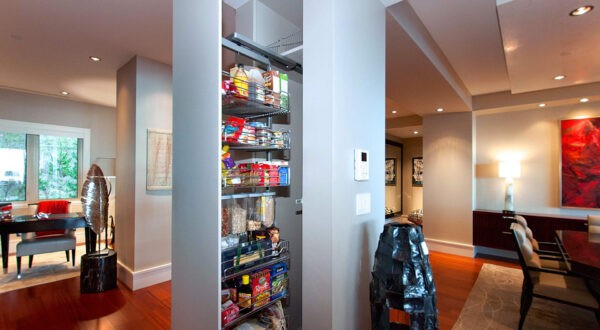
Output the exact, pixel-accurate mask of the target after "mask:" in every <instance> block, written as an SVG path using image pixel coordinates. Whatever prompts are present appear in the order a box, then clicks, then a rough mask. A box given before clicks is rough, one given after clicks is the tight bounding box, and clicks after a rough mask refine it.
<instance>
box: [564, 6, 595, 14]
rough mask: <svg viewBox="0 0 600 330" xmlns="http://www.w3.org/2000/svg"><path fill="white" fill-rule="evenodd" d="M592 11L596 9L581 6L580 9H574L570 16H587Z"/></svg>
mask: <svg viewBox="0 0 600 330" xmlns="http://www.w3.org/2000/svg"><path fill="white" fill-rule="evenodd" d="M592 9H594V6H589V5H588V6H581V7H579V8H576V9H573V10H571V12H570V13H569V15H571V16H581V15H585V14H587V13H589V12H590V11H592Z"/></svg>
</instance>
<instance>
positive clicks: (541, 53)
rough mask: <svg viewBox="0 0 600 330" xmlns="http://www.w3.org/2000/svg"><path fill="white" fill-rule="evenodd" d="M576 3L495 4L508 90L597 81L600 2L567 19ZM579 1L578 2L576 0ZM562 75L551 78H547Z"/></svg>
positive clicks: (592, 2)
mask: <svg viewBox="0 0 600 330" xmlns="http://www.w3.org/2000/svg"><path fill="white" fill-rule="evenodd" d="M578 3H579V1H563V0H530V1H509V2H504V1H503V2H502V3H499V4H498V7H497V8H498V20H499V23H500V30H501V33H502V40H503V43H504V50H505V57H506V62H507V67H508V75H509V78H510V89H511V91H512V93H524V92H531V91H536V90H543V89H552V88H557V87H565V86H571V85H580V84H587V83H593V82H598V81H600V57H599V56H598V54H599V53H600V33H597V31H600V0H590V1H586V2H585V4H586V5H593V6H595V7H596V9H595V10H592V11H591V12H590V13H588V14H586V15H583V16H579V17H573V16H569V12H570V11H571V10H573V9H574V8H575V7H576V6H578V5H579V4H578ZM581 4H583V3H581ZM559 74H564V75H566V76H567V77H566V78H565V79H563V80H560V81H557V80H554V79H553V77H554V76H556V75H559Z"/></svg>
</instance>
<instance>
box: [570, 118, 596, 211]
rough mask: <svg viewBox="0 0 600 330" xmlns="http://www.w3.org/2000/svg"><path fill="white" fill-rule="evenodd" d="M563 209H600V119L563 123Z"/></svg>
mask: <svg viewBox="0 0 600 330" xmlns="http://www.w3.org/2000/svg"><path fill="white" fill-rule="evenodd" d="M560 148H561V155H560V157H561V158H560V195H561V196H560V200H561V206H562V207H580V208H600V117H596V118H584V119H567V120H561V121H560Z"/></svg>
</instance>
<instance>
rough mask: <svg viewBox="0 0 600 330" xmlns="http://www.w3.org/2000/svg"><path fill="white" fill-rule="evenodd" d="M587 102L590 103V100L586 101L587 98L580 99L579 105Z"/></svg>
mask: <svg viewBox="0 0 600 330" xmlns="http://www.w3.org/2000/svg"><path fill="white" fill-rule="evenodd" d="M589 101H590V99H588V98H587V97H582V98H580V99H579V102H581V103H585V102H589Z"/></svg>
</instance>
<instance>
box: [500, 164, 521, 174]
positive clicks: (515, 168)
mask: <svg viewBox="0 0 600 330" xmlns="http://www.w3.org/2000/svg"><path fill="white" fill-rule="evenodd" d="M498 176H499V177H501V178H519V177H521V163H520V162H518V161H516V160H510V161H501V162H500V164H498Z"/></svg>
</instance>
